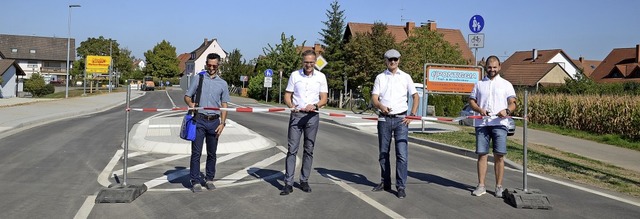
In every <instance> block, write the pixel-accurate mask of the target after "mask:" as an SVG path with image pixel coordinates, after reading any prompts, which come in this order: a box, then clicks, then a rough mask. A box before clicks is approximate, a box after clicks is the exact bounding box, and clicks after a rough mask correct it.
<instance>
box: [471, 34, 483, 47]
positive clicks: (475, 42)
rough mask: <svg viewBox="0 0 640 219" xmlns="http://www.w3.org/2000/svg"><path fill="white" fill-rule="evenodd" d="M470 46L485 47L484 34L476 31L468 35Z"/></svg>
mask: <svg viewBox="0 0 640 219" xmlns="http://www.w3.org/2000/svg"><path fill="white" fill-rule="evenodd" d="M467 40H468V43H469V48H484V34H483V33H476V34H469V37H468V39H467Z"/></svg>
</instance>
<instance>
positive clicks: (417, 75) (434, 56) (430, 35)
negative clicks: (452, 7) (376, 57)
mask: <svg viewBox="0 0 640 219" xmlns="http://www.w3.org/2000/svg"><path fill="white" fill-rule="evenodd" d="M401 48H402V61H401V62H400V68H401V69H402V70H403V71H405V72H407V73H409V74H411V76H412V78H413V81H421V80H422V78H423V74H424V73H423V71H424V69H423V68H424V64H425V63H441V64H456V65H463V64H466V61H465V59H464V58H463V57H462V52H461V51H460V48H458V47H457V46H453V45H451V44H450V43H449V42H447V41H446V40H445V39H444V37H443V35H442V34H441V33H438V32H435V31H430V30H429V29H428V28H427V27H419V28H416V29H414V30H413V33H412V34H411V35H410V36H409V38H408V39H407V40H405V41H403V42H402V46H401Z"/></svg>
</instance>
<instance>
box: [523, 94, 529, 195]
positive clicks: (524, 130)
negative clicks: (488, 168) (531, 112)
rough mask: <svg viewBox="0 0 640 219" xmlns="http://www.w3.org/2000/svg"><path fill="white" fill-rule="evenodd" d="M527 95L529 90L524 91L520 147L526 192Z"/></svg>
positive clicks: (525, 189)
mask: <svg viewBox="0 0 640 219" xmlns="http://www.w3.org/2000/svg"><path fill="white" fill-rule="evenodd" d="M528 96H529V91H527V90H525V91H524V115H523V117H524V128H523V130H522V148H523V155H522V157H523V159H522V160H523V162H522V163H523V164H522V178H523V180H522V188H523V190H524V191H525V192H527V121H528V120H529V118H528V117H527V102H528V101H527V99H528Z"/></svg>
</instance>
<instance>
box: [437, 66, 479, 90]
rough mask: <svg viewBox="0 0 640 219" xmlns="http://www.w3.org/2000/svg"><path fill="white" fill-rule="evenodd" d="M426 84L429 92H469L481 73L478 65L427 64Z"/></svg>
mask: <svg viewBox="0 0 640 219" xmlns="http://www.w3.org/2000/svg"><path fill="white" fill-rule="evenodd" d="M425 73H426V75H427V77H426V81H425V83H426V85H427V90H428V91H429V92H455V93H471V90H473V86H474V85H475V83H476V82H478V80H480V77H481V75H482V69H481V68H479V67H473V66H469V67H464V66H427V68H426V72H425Z"/></svg>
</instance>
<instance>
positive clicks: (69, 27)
mask: <svg viewBox="0 0 640 219" xmlns="http://www.w3.org/2000/svg"><path fill="white" fill-rule="evenodd" d="M79 7H80V5H69V22H68V23H67V28H68V30H67V83H65V90H64V98H69V50H71V8H79Z"/></svg>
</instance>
